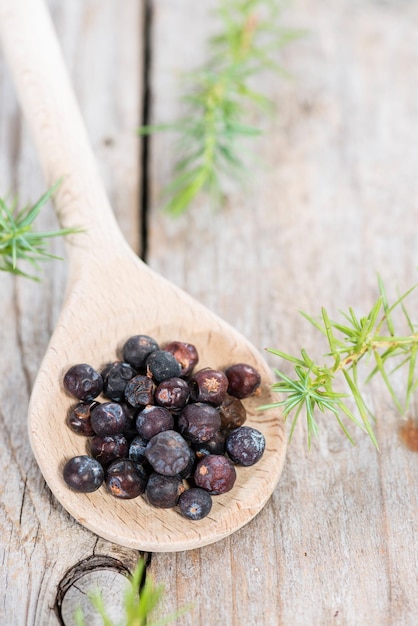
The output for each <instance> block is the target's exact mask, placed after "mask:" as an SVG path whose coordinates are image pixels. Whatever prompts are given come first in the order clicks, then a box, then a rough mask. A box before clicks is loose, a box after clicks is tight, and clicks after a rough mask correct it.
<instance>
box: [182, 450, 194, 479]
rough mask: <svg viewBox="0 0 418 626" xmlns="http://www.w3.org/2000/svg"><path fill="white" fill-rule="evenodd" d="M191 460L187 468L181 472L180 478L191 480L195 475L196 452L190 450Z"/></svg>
mask: <svg viewBox="0 0 418 626" xmlns="http://www.w3.org/2000/svg"><path fill="white" fill-rule="evenodd" d="M189 452H190V459H189V462H188V464H187V465H186V467H185V468H184V469H183V470H181V472H179V476H180V478H185V479H186V478H190V476H192V474H194V470H195V466H196V453H195V451H194V450H192V449H191V448H189Z"/></svg>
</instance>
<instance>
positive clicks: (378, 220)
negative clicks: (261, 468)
mask: <svg viewBox="0 0 418 626" xmlns="http://www.w3.org/2000/svg"><path fill="white" fill-rule="evenodd" d="M174 4H175V5H174ZM197 4H198V6H197ZM211 6H212V3H210V2H209V1H208V2H204V3H203V2H200V3H194V2H191V1H190V0H182V1H178V2H176V3H171V2H169V1H167V0H156V1H155V2H154V7H155V9H154V29H153V67H152V72H153V73H152V94H153V100H152V112H153V121H154V122H165V121H170V120H171V119H173V118H175V117H176V116H177V115H178V113H179V109H178V105H177V97H178V93H179V86H178V82H177V77H178V74H179V73H180V72H181V71H183V70H185V69H188V68H190V67H191V66H193V65H194V64H195V63H196V62H198V60H199V59H200V58H202V57H203V56H204V41H205V39H206V36H207V33H208V28H212V26H208V22H207V11H208V9H209V8H210V7H211ZM417 18H418V10H417V7H416V5H415V4H412V3H403V5H402V10H399V5H398V4H397V3H392V2H386V3H376V2H362V3H352V2H349V1H348V0H340V2H337V3H332V5H330V4H326V3H325V4H324V3H323V2H320V1H319V0H318V1H316V0H310V1H309V2H308V1H307V0H295V2H294V3H293V5H292V6H291V7H290V8H289V10H288V11H287V12H286V13H285V15H284V17H283V23H284V24H285V25H293V26H296V27H298V28H304V29H306V31H307V34H306V36H305V37H304V38H303V39H302V40H300V41H299V42H297V43H294V44H293V45H292V46H290V47H289V48H288V49H287V50H286V51H285V52H284V53H283V56H284V60H283V62H284V64H285V66H286V68H287V69H288V70H289V71H290V72H291V75H292V78H291V79H290V80H289V81H283V80H282V79H281V78H277V79H269V80H266V81H265V87H266V89H267V90H268V91H269V92H270V94H271V95H272V97H274V99H275V100H276V101H277V105H278V112H277V116H276V117H275V119H273V120H271V121H270V122H268V123H267V124H266V133H265V136H264V139H263V140H262V141H261V142H260V144H259V146H258V148H257V152H258V155H259V157H260V160H261V161H264V162H265V163H267V167H266V168H264V169H261V171H255V172H254V177H253V180H252V181H251V182H252V184H251V186H250V189H246V190H242V191H240V190H237V191H235V192H232V193H231V195H230V196H229V199H228V205H227V207H226V208H225V209H224V210H222V211H221V212H219V213H217V214H213V213H212V212H211V211H210V209H209V207H208V206H206V204H205V201H201V202H199V203H198V205H197V206H196V207H195V209H194V210H193V211H192V212H191V213H188V214H187V215H186V216H184V217H183V218H181V219H178V220H176V221H171V220H169V219H168V218H167V217H165V216H163V215H161V214H160V213H159V212H158V209H157V207H158V204H159V201H158V196H159V193H160V191H161V189H162V188H163V187H164V185H165V184H166V183H167V182H168V180H169V176H170V170H171V166H172V162H173V159H174V158H175V150H174V144H173V138H171V137H169V136H168V135H166V136H165V135H161V136H157V137H155V138H153V139H152V143H151V152H152V168H151V181H152V197H153V213H152V216H151V222H150V232H149V257H148V261H149V263H150V265H151V266H152V267H154V268H155V269H156V270H157V271H159V272H160V273H162V274H163V275H165V276H166V277H168V278H169V279H170V280H172V281H173V282H175V283H177V284H178V285H180V286H182V287H183V288H185V289H186V290H187V291H189V292H190V293H191V294H192V295H194V296H195V297H197V298H198V299H200V300H201V301H202V302H203V304H205V305H207V306H209V307H210V308H212V309H214V310H215V311H216V312H217V313H219V314H220V315H221V316H223V317H224V318H226V319H227V320H228V321H229V322H231V323H233V324H235V326H236V327H237V328H239V330H241V331H242V332H244V333H245V334H246V335H247V336H248V337H249V338H250V339H251V340H252V341H253V342H254V343H255V344H256V345H257V346H258V347H260V348H263V347H265V346H272V347H278V348H281V349H284V350H287V351H289V352H291V353H293V354H297V352H298V351H299V349H300V348H301V347H302V346H305V347H306V348H307V349H308V351H310V352H312V353H314V354H316V355H320V354H321V353H322V352H323V351H324V346H323V345H322V343H321V342H320V341H318V340H317V339H316V337H315V333H314V332H313V331H312V330H311V329H310V327H309V325H307V323H305V322H304V321H303V320H302V319H301V318H300V317H299V316H298V314H297V309H299V308H302V309H304V310H306V311H308V312H310V313H312V314H316V313H317V312H319V311H320V307H321V306H322V305H323V306H326V307H327V309H329V310H330V311H331V312H332V313H333V315H334V316H336V315H337V314H338V310H339V309H344V308H346V307H348V306H353V307H354V308H355V309H356V310H358V311H360V312H364V313H366V312H367V310H368V308H369V307H370V306H371V304H372V303H373V301H374V299H375V297H376V295H377V287H376V272H379V273H380V274H381V275H382V277H383V279H384V280H385V282H386V283H387V285H388V288H389V291H390V293H391V295H392V297H393V298H394V297H396V293H397V289H398V288H399V291H403V290H406V289H407V288H408V287H409V286H410V285H412V284H413V283H414V282H415V281H416V267H417V255H418V235H417V229H416V224H417V216H418V203H417V197H418V193H417V192H418V178H417V176H416V166H417V163H418V148H417V145H418V142H417V141H416V137H415V135H416V133H417V128H416V120H415V117H416V115H415V113H416V110H417V104H418V101H417V94H416V90H414V89H413V87H412V86H413V85H415V84H416V83H417V78H418V76H417V74H418V63H417V61H418V59H417V55H418V49H417V46H416V32H415V24H416V21H417ZM190 24H193V28H190V27H189V26H188V25H190ZM185 33H187V35H185ZM270 362H271V364H272V365H278V363H277V362H275V361H274V360H273V359H270ZM369 397H370V402H371V404H372V406H373V409H374V411H375V413H376V415H377V417H378V426H377V434H378V439H379V444H380V448H381V451H380V453H378V452H376V451H375V450H374V449H373V447H372V445H371V444H370V443H369V441H368V440H367V439H366V436H363V435H362V434H361V433H356V436H357V440H358V445H357V446H356V447H355V448H353V447H351V445H350V444H349V443H347V442H346V441H345V440H344V438H343V436H342V434H341V433H340V432H339V430H338V428H337V427H336V426H335V425H334V424H333V423H330V420H329V419H328V420H326V419H325V418H324V419H323V420H322V421H321V427H322V428H321V435H320V438H319V441H318V443H315V444H314V445H313V449H312V450H311V452H310V453H309V454H308V453H307V452H306V441H305V430H304V428H303V425H302V423H301V424H299V425H298V427H297V428H296V432H295V437H294V440H293V442H292V444H291V446H290V449H289V453H288V459H287V462H286V466H285V470H284V474H283V477H282V480H281V482H280V484H279V486H278V488H277V490H276V492H275V494H274V496H273V497H272V499H271V501H270V502H269V504H268V505H267V506H266V507H265V509H264V510H263V511H262V513H260V514H259V515H258V517H257V518H256V519H255V520H253V521H252V522H251V523H250V524H249V525H248V526H246V527H245V528H244V529H242V530H241V531H239V532H238V533H236V534H235V535H233V536H232V537H230V538H228V539H226V540H224V541H222V542H220V543H219V544H216V545H214V546H211V547H209V548H205V549H202V550H198V551H193V552H189V553H180V554H177V555H171V554H169V555H164V554H159V555H153V557H152V565H151V571H152V573H153V575H154V576H155V578H156V579H158V581H163V582H164V583H165V586H166V591H167V593H166V596H165V605H164V606H163V607H162V612H164V611H166V612H168V611H170V610H173V609H175V608H176V607H179V606H182V605H185V604H187V603H189V602H192V603H193V604H194V610H193V611H191V612H189V613H187V614H186V615H185V616H183V617H181V618H179V619H178V621H177V623H178V624H181V625H186V624H187V625H191V624H196V623H199V624H200V623H205V624H213V625H215V624H219V623H220V622H222V623H223V624H228V625H229V624H233V625H237V626H238V625H242V624H265V625H268V626H275V625H277V624H278V623H280V624H292V625H294V624H301V625H302V624H315V625H316V624H317V625H321V626H322V625H326V624H341V625H342V624H353V625H354V624H396V625H412V624H414V622H415V620H416V614H417V611H418V605H417V595H416V585H417V562H418V554H417V547H416V546H417V535H416V528H417V521H418V519H417V492H416V489H415V488H414V485H415V484H416V481H417V471H418V470H417V463H416V460H417V459H416V455H414V453H412V452H410V451H408V450H407V449H405V448H404V447H403V446H402V445H401V444H400V441H399V438H398V427H399V424H400V421H399V417H398V416H397V415H396V412H395V410H394V408H393V405H392V403H391V401H390V399H389V398H388V394H387V392H385V391H384V390H383V388H382V386H381V385H380V384H375V385H374V386H373V387H372V388H371V390H370V392H369Z"/></svg>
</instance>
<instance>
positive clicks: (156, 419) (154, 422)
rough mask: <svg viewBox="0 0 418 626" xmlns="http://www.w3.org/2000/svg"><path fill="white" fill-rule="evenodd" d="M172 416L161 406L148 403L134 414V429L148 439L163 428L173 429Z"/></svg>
mask: <svg viewBox="0 0 418 626" xmlns="http://www.w3.org/2000/svg"><path fill="white" fill-rule="evenodd" d="M173 427H174V418H173V416H172V415H171V413H170V411H168V410H167V409H165V408H164V407H162V406H154V405H151V404H150V405H148V406H146V407H145V409H143V410H142V411H140V412H139V413H138V415H137V416H136V430H137V432H138V434H139V435H140V436H141V437H143V438H144V439H147V440H150V439H152V437H154V435H156V434H157V433H161V432H162V431H163V430H173Z"/></svg>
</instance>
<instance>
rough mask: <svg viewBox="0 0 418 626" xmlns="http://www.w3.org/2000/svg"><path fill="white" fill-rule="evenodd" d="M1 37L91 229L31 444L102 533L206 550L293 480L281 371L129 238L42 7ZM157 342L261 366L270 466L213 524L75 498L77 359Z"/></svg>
mask: <svg viewBox="0 0 418 626" xmlns="http://www.w3.org/2000/svg"><path fill="white" fill-rule="evenodd" d="M0 33H1V38H2V41H3V45H4V50H5V53H6V57H7V59H8V62H9V65H10V68H11V71H12V75H13V78H14V81H15V84H16V88H17V91H18V94H19V98H20V102H21V104H22V107H23V109H24V111H25V114H26V119H27V122H28V125H29V127H30V130H31V132H32V136H33V138H34V141H35V143H36V146H37V149H38V152H39V157H40V161H41V164H42V167H43V171H44V174H45V178H46V182H47V184H48V185H52V184H53V183H55V182H56V181H57V180H58V179H61V178H62V179H63V182H62V184H61V186H60V187H59V189H58V191H57V193H56V194H55V208H56V211H57V215H58V218H59V221H60V223H61V225H62V226H63V227H74V226H82V227H83V228H84V229H85V231H84V232H83V233H81V234H78V235H75V236H73V237H72V240H71V244H70V245H69V246H68V255H69V262H70V268H69V269H70V271H69V279H68V284H67V290H66V297H65V301H64V305H63V309H62V312H61V315H60V317H59V320H58V323H57V327H56V329H55V331H54V333H53V336H52V338H51V341H50V344H49V347H48V349H47V352H46V355H45V358H44V360H43V362H42V365H41V368H40V371H39V374H38V376H37V378H36V381H35V384H34V387H33V390H32V396H31V400H30V406H29V436H30V442H31V445H32V449H33V452H34V455H35V458H36V460H37V462H38V464H39V467H40V469H41V471H42V474H43V476H44V478H45V480H46V482H47V483H48V485H49V487H50V488H51V490H52V492H53V493H54V495H55V496H56V498H57V499H58V500H59V502H60V503H61V504H62V505H63V507H64V508H65V509H66V510H67V511H68V512H69V513H70V514H71V515H72V516H74V518H75V519H77V520H78V522H79V523H80V524H82V525H83V526H86V527H87V528H89V529H90V530H92V531H93V532H95V533H96V534H98V535H100V536H102V537H104V538H106V539H108V540H110V541H113V542H115V543H118V544H122V545H125V546H128V547H131V548H136V549H140V550H149V551H156V552H158V551H161V552H163V551H176V550H186V549H191V548H197V547H201V546H204V545H207V544H210V543H212V542H215V541H217V540H219V539H222V538H223V537H226V536H228V535H229V534H231V533H232V532H234V531H236V530H237V529H239V528H240V527H242V526H243V525H244V524H246V523H247V522H248V521H249V520H251V519H252V518H253V517H254V516H255V515H256V514H257V513H258V512H259V511H260V509H261V508H262V507H263V506H264V504H265V503H266V501H267V500H268V498H269V497H270V495H271V493H272V491H273V490H274V488H275V486H276V484H277V481H278V479H279V476H280V474H281V470H282V466H283V461H284V457H285V448H286V444H285V436H284V426H283V419H282V416H281V413H280V411H277V410H269V411H267V412H259V411H257V410H256V407H257V406H259V405H261V404H265V403H268V402H272V401H274V400H277V396H274V397H273V396H272V394H271V391H270V385H271V383H272V382H273V379H272V373H271V371H270V369H269V367H268V366H267V365H266V363H265V361H264V360H263V358H262V357H261V356H260V354H259V353H258V352H257V351H256V349H255V348H254V347H253V346H252V345H251V344H250V343H249V342H248V341H247V340H246V339H245V338H244V337H243V336H241V335H240V334H239V333H238V332H237V331H236V330H234V329H233V328H232V327H231V326H229V325H227V324H226V323H225V322H224V321H222V320H221V319H220V318H219V317H217V316H216V315H214V314H213V313H211V312H210V311H208V310H207V309H206V308H204V307H203V306H202V305H200V304H199V303H198V302H196V301H195V300H193V299H192V298H191V297H190V296H188V295H187V294H186V293H184V292H183V291H181V290H180V289H179V288H177V287H175V286H174V285H172V284H171V283H169V282H168V281H167V280H165V279H164V278H162V277H161V276H159V275H157V274H156V273H155V272H153V271H151V270H150V269H149V268H148V267H147V266H146V265H145V264H144V263H143V262H142V261H141V260H139V259H138V258H137V256H136V255H135V254H134V253H133V251H132V250H131V249H130V247H129V246H128V244H127V243H126V241H125V240H124V238H123V236H122V234H121V232H120V230H119V228H118V226H117V223H116V221H115V218H114V215H113V213H112V210H111V208H110V205H109V202H108V199H107V197H106V193H105V190H104V187H103V184H102V182H101V181H100V179H99V176H98V174H97V171H96V165H95V161H94V157H93V154H92V151H91V148H90V146H89V142H88V139H87V135H86V131H85V128H84V125H83V122H82V119H81V116H80V113H79V111H78V107H77V103H76V101H75V97H74V94H73V92H72V88H71V85H70V82H69V79H68V76H67V72H66V69H65V65H64V62H63V59H62V56H61V52H60V49H59V44H58V41H57V39H56V36H55V33H54V29H53V26H52V23H51V20H50V17H49V15H48V12H47V9H46V7H45V5H44V3H43V2H42V0H0ZM142 333H144V334H148V335H151V336H153V337H155V338H156V339H157V340H158V341H159V342H160V343H161V344H164V342H167V341H169V340H182V341H187V342H190V343H193V344H195V345H196V347H197V349H198V351H199V355H200V363H199V365H200V366H202V367H205V366H212V367H216V368H223V367H225V366H227V365H228V364H231V363H238V362H246V363H250V364H252V365H254V366H255V367H256V368H257V369H258V370H259V372H260V373H261V376H262V385H261V395H260V396H258V397H256V398H252V399H249V400H246V401H245V404H246V407H247V410H248V420H247V424H248V425H252V426H254V427H256V428H258V429H259V430H261V431H262V432H263V433H264V435H265V437H266V442H267V445H266V450H265V453H264V455H263V457H262V459H261V460H260V461H259V462H258V464H256V465H254V466H253V467H250V468H244V467H242V468H241V467H239V468H237V474H238V478H237V482H236V483H235V486H234V488H233V489H232V491H230V492H229V493H227V494H224V495H221V496H216V497H214V505H213V508H212V511H211V513H210V515H209V516H208V517H206V518H205V519H203V520H201V521H199V522H191V521H189V520H186V519H184V518H182V517H181V516H180V515H179V514H178V513H176V512H175V511H173V510H171V509H168V510H166V509H155V508H152V507H151V506H150V505H148V504H147V503H146V501H145V500H144V499H143V498H142V497H139V498H135V499H133V500H125V501H123V500H119V499H117V498H114V497H113V496H111V495H110V494H109V493H108V492H107V490H106V488H105V487H104V486H103V487H100V489H99V490H98V491H96V492H94V493H92V494H79V493H75V492H73V491H72V490H70V489H69V488H68V487H67V486H66V484H65V483H64V481H63V479H62V468H63V465H64V462H65V461H66V460H67V459H68V458H70V457H72V456H76V455H79V454H85V453H86V440H85V438H84V437H80V436H78V435H75V434H74V433H73V432H72V431H70V429H69V428H68V427H67V426H66V425H65V417H66V414H67V411H68V409H69V407H70V406H71V405H72V404H74V399H71V398H69V397H68V395H67V394H66V393H65V392H64V389H63V386H62V379H63V374H64V372H65V371H66V370H67V369H68V368H69V367H70V366H71V365H73V364H75V363H83V362H86V363H90V364H91V365H93V366H94V367H97V368H100V367H101V366H102V365H103V364H105V363H106V362H109V361H113V360H115V358H116V349H117V347H120V346H121V344H122V343H123V342H124V341H125V340H126V339H127V338H128V337H129V336H131V335H134V334H142Z"/></svg>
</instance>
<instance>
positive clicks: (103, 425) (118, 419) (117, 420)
mask: <svg viewBox="0 0 418 626" xmlns="http://www.w3.org/2000/svg"><path fill="white" fill-rule="evenodd" d="M90 419H91V425H92V428H93V430H94V432H95V433H96V435H101V436H102V437H107V436H108V435H117V434H119V433H123V432H125V431H126V430H127V429H128V428H129V425H130V420H129V418H128V417H127V416H126V413H125V411H124V410H123V407H122V406H121V405H120V404H118V403H117V402H103V403H102V404H99V406H96V407H95V408H94V409H93V410H92V412H91V418H90Z"/></svg>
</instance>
